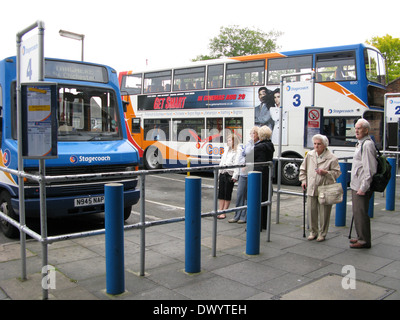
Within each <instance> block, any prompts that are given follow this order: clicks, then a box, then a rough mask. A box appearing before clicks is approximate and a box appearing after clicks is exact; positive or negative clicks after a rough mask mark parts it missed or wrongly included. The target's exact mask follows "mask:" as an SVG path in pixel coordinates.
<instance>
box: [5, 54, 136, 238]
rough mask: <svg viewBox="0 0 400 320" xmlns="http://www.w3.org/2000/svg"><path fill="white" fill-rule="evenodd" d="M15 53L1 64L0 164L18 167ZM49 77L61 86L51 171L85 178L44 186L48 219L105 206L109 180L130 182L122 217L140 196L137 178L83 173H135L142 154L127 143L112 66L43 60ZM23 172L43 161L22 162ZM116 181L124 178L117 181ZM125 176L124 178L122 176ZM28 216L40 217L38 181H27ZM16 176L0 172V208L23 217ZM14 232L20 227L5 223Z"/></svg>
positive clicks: (49, 161) (8, 232) (48, 164)
mask: <svg viewBox="0 0 400 320" xmlns="http://www.w3.org/2000/svg"><path fill="white" fill-rule="evenodd" d="M16 62H17V61H16V57H10V58H7V59H4V60H2V61H0V97H1V99H0V109H1V113H0V117H1V118H0V136H1V137H0V142H1V146H0V151H1V162H0V165H1V166H2V167H5V168H10V169H18V140H17V138H18V133H17V102H16V101H17V99H16V93H17V88H16ZM44 69H45V72H44V74H45V81H47V82H51V83H56V86H57V100H58V106H57V111H56V112H57V127H58V128H57V140H58V146H57V149H58V156H57V158H54V159H47V160H46V162H45V165H46V176H60V175H80V176H81V178H82V179H79V180H71V179H70V181H62V182H52V183H51V184H49V185H47V187H46V200H47V202H46V204H47V216H48V217H50V218H51V217H66V216H73V215H82V214H88V213H97V212H102V211H104V185H105V184H106V183H111V182H119V183H122V184H123V185H124V218H125V219H127V218H128V217H129V215H130V213H131V207H132V205H134V204H136V203H137V202H138V200H139V196H140V195H139V194H140V192H139V190H138V189H137V179H136V178H132V177H129V178H126V179H125V178H124V179H121V178H117V177H116V176H115V175H114V176H113V175H108V176H106V177H104V179H101V181H99V180H94V179H91V180H90V179H84V178H83V177H84V176H82V175H83V174H88V173H95V174H96V173H99V174H100V173H113V172H123V171H133V170H135V169H136V168H137V165H138V162H139V158H138V152H137V149H136V148H135V147H134V146H133V145H132V143H131V142H129V140H128V137H127V127H126V123H125V120H124V113H123V112H124V110H123V104H122V100H121V94H120V90H119V84H118V79H117V73H116V71H115V70H114V69H112V68H110V67H108V66H104V65H99V64H92V63H86V62H77V61H67V60H57V59H45V68H44ZM24 171H25V172H27V173H31V174H37V173H38V172H39V161H38V160H37V159H24ZM116 180H118V181H116ZM121 180H122V181H121ZM24 192H25V212H26V216H27V217H39V211H40V205H39V204H40V199H39V187H38V184H37V182H33V181H29V180H26V181H25V182H24ZM18 197H19V194H18V177H17V176H15V175H12V174H10V173H7V172H4V171H0V210H1V211H2V212H3V213H5V214H7V215H8V216H10V217H12V218H14V219H16V220H18V214H19V198H18ZM0 221H1V224H0V225H1V229H2V231H3V232H4V234H5V235H6V236H8V237H15V236H17V235H18V230H17V229H16V228H15V227H13V226H12V225H11V224H9V223H7V222H6V221H5V220H0Z"/></svg>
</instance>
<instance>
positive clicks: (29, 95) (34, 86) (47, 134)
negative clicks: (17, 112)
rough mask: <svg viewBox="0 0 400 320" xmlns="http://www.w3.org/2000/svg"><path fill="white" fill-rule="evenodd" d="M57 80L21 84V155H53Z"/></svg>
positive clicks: (55, 147) (42, 157)
mask: <svg viewBox="0 0 400 320" xmlns="http://www.w3.org/2000/svg"><path fill="white" fill-rule="evenodd" d="M57 92H58V91H57V84H56V83H50V82H30V83H23V84H21V98H22V101H21V102H22V103H21V107H22V108H21V109H22V110H21V113H22V141H21V143H22V157H23V158H26V159H53V158H57V157H58V152H57V96H58V93H57Z"/></svg>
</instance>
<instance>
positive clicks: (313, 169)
mask: <svg viewBox="0 0 400 320" xmlns="http://www.w3.org/2000/svg"><path fill="white" fill-rule="evenodd" d="M312 141H313V143H314V150H311V151H310V152H308V153H307V155H306V157H305V158H304V160H303V163H302V164H301V166H300V176H299V180H300V181H301V186H302V188H303V190H307V199H308V212H309V221H310V225H311V232H310V235H309V236H308V238H307V239H308V240H314V239H317V241H324V240H325V237H326V235H327V233H328V228H329V219H330V216H331V210H332V205H323V204H320V203H319V202H318V186H320V185H323V184H332V183H334V182H335V181H336V179H337V178H338V177H339V176H340V175H341V171H340V166H339V161H338V158H337V157H336V156H335V155H334V154H333V153H332V152H330V151H329V150H328V145H329V140H328V138H327V137H326V136H324V135H322V134H316V135H315V136H313V137H312ZM318 220H319V224H318Z"/></svg>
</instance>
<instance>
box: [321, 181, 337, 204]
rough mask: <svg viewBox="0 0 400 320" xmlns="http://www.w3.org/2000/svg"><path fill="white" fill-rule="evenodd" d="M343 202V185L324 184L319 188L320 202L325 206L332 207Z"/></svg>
mask: <svg viewBox="0 0 400 320" xmlns="http://www.w3.org/2000/svg"><path fill="white" fill-rule="evenodd" d="M342 201H343V188H342V184H341V183H339V182H335V183H333V184H324V185H322V186H319V187H318V202H319V203H320V204H323V205H332V204H336V203H340V202H342Z"/></svg>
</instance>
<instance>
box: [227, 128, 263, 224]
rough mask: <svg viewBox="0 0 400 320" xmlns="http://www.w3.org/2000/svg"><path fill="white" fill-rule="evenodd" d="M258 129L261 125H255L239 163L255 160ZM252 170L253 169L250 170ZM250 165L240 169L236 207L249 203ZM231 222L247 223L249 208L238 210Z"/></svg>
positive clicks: (241, 153)
mask: <svg viewBox="0 0 400 320" xmlns="http://www.w3.org/2000/svg"><path fill="white" fill-rule="evenodd" d="M258 129H259V127H253V128H252V129H251V131H250V137H251V138H250V140H249V141H248V142H247V143H246V145H245V146H244V147H243V149H242V150H241V152H240V156H239V164H245V163H246V162H254V161H253V160H254V151H253V150H254V143H255V142H257V141H258ZM250 171H251V170H250ZM248 172H249V167H248V166H246V167H243V168H240V169H239V181H238V187H237V196H236V207H241V206H245V205H246V204H247V175H248ZM228 222H230V223H234V222H237V223H246V222H247V210H246V209H243V210H238V211H236V213H235V216H234V217H233V218H232V219H229V221H228Z"/></svg>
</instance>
